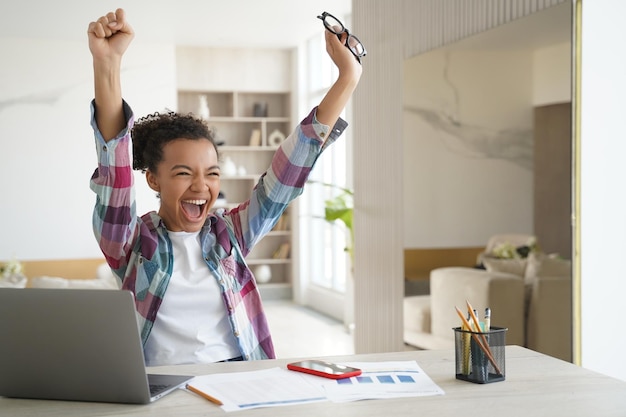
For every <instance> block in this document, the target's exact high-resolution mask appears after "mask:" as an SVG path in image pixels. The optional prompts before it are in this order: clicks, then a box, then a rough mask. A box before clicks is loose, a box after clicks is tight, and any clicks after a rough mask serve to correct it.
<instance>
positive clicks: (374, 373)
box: [324, 361, 444, 402]
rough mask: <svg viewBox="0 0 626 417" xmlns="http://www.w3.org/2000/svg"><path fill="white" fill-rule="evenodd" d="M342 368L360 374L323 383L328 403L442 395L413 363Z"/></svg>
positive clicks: (437, 387)
mask: <svg viewBox="0 0 626 417" xmlns="http://www.w3.org/2000/svg"><path fill="white" fill-rule="evenodd" d="M344 365H348V366H352V367H355V368H360V369H361V370H362V373H361V375H359V376H355V377H352V378H345V379H339V380H336V381H332V382H327V383H325V384H324V390H325V392H326V395H327V397H328V399H329V400H331V401H335V402H343V401H356V400H361V399H376V398H394V397H413V396H415V397H418V396H427V395H443V394H444V392H443V390H442V389H441V388H440V387H439V386H438V385H437V384H435V383H434V382H433V381H432V380H431V379H430V377H429V376H428V375H426V373H425V372H424V371H422V369H421V368H420V367H419V365H418V364H417V362H415V361H406V362H358V363H349V364H347V363H346V364H344Z"/></svg>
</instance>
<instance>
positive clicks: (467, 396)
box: [0, 346, 626, 417]
mask: <svg viewBox="0 0 626 417" xmlns="http://www.w3.org/2000/svg"><path fill="white" fill-rule="evenodd" d="M330 359H331V360H335V361H387V360H416V361H417V363H418V364H419V365H420V366H421V367H422V369H423V370H424V371H425V372H426V373H427V374H428V375H429V376H430V377H431V378H432V379H433V381H434V382H435V383H437V384H438V385H439V386H440V387H441V388H442V389H443V390H444V391H445V393H446V394H445V395H443V396H433V397H417V398H399V399H385V400H369V401H359V402H352V403H339V404H336V403H331V402H321V403H313V404H306V405H295V406H286V407H273V408H262V409H253V410H245V411H237V412H234V413H226V412H224V411H222V410H221V409H220V408H219V407H218V406H216V405H214V404H211V403H210V402H208V401H207V400H205V399H203V398H201V397H199V396H197V395H195V394H192V393H189V392H186V391H183V390H178V391H176V392H173V393H171V394H169V395H167V396H165V397H163V398H161V399H160V400H158V401H156V402H155V403H152V404H150V405H124V404H102V403H80V402H65V401H42V400H19V399H9V398H0V415H2V416H12V417H13V416H40V415H45V416H62V417H73V416H80V417H89V416H185V417H187V416H200V415H202V416H227V415H231V416H233V417H244V416H258V417H265V416H272V417H280V416H298V417H300V416H304V417H306V416H311V417H320V416H333V417H344V416H354V417H369V416H376V417H379V416H385V415H387V416H394V417H395V416H409V415H410V416H416V415H422V416H431V415H432V416H434V415H436V416H442V417H445V416H454V417H458V416H461V415H465V416H468V417H469V416H478V415H480V416H481V417H488V416H496V417H504V416H506V417H515V416H524V417H528V416H533V417H536V416H568V417H571V416H584V417H589V416H602V417H606V416H626V382H624V381H620V380H617V379H614V378H610V377H608V376H604V375H601V374H598V373H595V372H591V371H588V370H585V369H583V368H580V367H577V366H575V365H572V364H570V363H567V362H563V361H561V360H558V359H554V358H551V357H548V356H545V355H542V354H540V353H536V352H533V351H531V350H528V349H524V348H521V347H518V346H508V347H507V348H506V381H503V382H495V383H491V384H485V385H480V384H473V383H470V382H464V381H459V380H457V379H455V377H454V371H455V368H454V352H453V351H452V350H442V351H417V352H398V353H384V354H367V355H352V356H337V357H332V358H330ZM292 360H293V359H281V360H272V361H255V362H231V363H219V364H207V365H189V366H176V367H158V368H151V369H150V371H151V372H163V373H184V374H189V375H205V374H209V373H212V372H231V371H232V372H237V371H250V370H257V369H265V368H271V367H275V366H285V364H286V363H287V362H290V361H292Z"/></svg>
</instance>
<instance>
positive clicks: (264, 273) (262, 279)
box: [254, 265, 272, 284]
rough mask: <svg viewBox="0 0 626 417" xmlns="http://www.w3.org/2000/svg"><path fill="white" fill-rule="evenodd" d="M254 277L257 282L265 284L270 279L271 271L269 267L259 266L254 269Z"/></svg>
mask: <svg viewBox="0 0 626 417" xmlns="http://www.w3.org/2000/svg"><path fill="white" fill-rule="evenodd" d="M254 277H255V278H256V280H257V282H259V283H261V284H265V283H267V282H270V280H271V279H272V269H271V268H270V266H269V265H259V266H257V267H256V268H255V269H254Z"/></svg>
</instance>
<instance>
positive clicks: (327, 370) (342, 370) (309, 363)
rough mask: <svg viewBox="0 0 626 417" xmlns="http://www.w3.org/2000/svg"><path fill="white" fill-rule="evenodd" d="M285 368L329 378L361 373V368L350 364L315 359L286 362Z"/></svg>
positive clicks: (340, 377) (348, 376) (346, 376)
mask: <svg viewBox="0 0 626 417" xmlns="http://www.w3.org/2000/svg"><path fill="white" fill-rule="evenodd" d="M287 369H290V370H292V371H298V372H305V373H307V374H312V375H317V376H322V377H324V378H330V379H342V378H350V377H351V376H357V375H361V370H360V369H359V368H352V367H350V366H344V365H339V364H336V363H332V362H326V361H321V360H317V359H309V360H305V361H299V362H292V363H289V364H287Z"/></svg>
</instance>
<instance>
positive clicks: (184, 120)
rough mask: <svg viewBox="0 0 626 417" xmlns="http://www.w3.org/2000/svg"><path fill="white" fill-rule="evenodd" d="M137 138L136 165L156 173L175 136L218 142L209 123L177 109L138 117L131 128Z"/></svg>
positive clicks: (134, 140) (138, 168) (134, 153)
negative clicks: (165, 150) (165, 151)
mask: <svg viewBox="0 0 626 417" xmlns="http://www.w3.org/2000/svg"><path fill="white" fill-rule="evenodd" d="M131 137H132V139H133V168H134V169H136V170H142V171H144V172H145V171H147V170H150V171H152V172H156V168H157V165H158V164H159V162H161V160H163V146H165V145H166V144H167V143H169V142H171V141H173V140H175V139H191V140H197V139H208V140H209V142H211V143H212V144H213V146H214V147H215V152H216V153H217V155H218V160H219V152H218V149H217V145H216V144H215V133H214V132H213V130H212V129H211V128H209V126H208V125H207V123H206V122H205V121H204V120H202V119H199V118H197V117H196V116H194V115H193V114H191V113H189V114H180V113H176V112H173V111H169V112H167V113H159V112H156V113H152V114H149V115H147V116H144V117H142V118H140V119H138V120H137V121H136V122H135V125H134V126H133V128H132V130H131Z"/></svg>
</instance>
